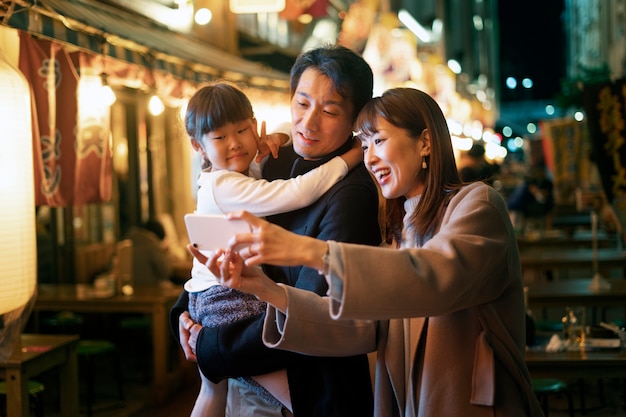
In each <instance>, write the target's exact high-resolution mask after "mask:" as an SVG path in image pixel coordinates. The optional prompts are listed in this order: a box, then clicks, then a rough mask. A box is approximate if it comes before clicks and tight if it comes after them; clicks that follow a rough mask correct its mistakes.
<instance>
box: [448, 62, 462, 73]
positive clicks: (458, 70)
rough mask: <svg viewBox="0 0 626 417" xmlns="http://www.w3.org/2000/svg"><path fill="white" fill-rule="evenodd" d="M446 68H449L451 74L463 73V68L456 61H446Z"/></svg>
mask: <svg viewBox="0 0 626 417" xmlns="http://www.w3.org/2000/svg"><path fill="white" fill-rule="evenodd" d="M448 68H450V71H452V72H453V73H455V74H457V75H458V74H460V73H461V72H463V68H462V67H461V64H460V63H459V61H457V60H456V59H449V60H448Z"/></svg>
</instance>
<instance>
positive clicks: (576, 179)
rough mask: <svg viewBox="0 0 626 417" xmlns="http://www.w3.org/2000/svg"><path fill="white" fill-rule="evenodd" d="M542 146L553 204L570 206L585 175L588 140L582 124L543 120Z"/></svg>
mask: <svg viewBox="0 0 626 417" xmlns="http://www.w3.org/2000/svg"><path fill="white" fill-rule="evenodd" d="M541 131H542V132H543V137H542V145H543V154H544V157H545V163H546V166H547V167H548V168H549V169H550V171H551V172H552V178H553V182H554V196H555V201H556V203H557V204H563V205H567V204H574V203H575V190H576V188H578V187H585V186H586V184H585V182H586V181H588V176H589V138H588V134H587V128H586V126H585V124H584V123H581V122H578V121H576V120H571V119H554V120H544V121H542V122H541Z"/></svg>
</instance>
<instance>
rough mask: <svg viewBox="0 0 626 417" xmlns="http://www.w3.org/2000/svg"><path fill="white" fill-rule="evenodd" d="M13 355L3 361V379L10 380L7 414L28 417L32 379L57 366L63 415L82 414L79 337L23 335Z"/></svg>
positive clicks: (70, 416)
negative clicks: (80, 402) (79, 392)
mask: <svg viewBox="0 0 626 417" xmlns="http://www.w3.org/2000/svg"><path fill="white" fill-rule="evenodd" d="M20 342H21V346H20V345H16V348H15V349H13V352H12V354H11V357H10V358H9V359H8V360H7V361H6V362H4V363H0V379H5V380H6V383H7V400H8V401H7V417H20V416H24V417H28V416H29V415H30V412H29V398H28V387H27V382H28V380H29V379H32V378H34V377H36V376H37V375H39V374H41V373H43V372H45V371H48V370H50V369H53V368H58V370H59V386H60V387H62V388H63V389H60V390H59V395H60V397H61V398H60V406H61V415H62V416H64V417H76V416H78V359H77V357H76V345H77V343H78V336H60V335H42V334H23V335H22V336H21V341H20Z"/></svg>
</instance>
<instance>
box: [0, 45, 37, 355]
mask: <svg viewBox="0 0 626 417" xmlns="http://www.w3.org/2000/svg"><path fill="white" fill-rule="evenodd" d="M0 126H1V129H2V133H1V134H0V230H1V232H0V362H2V361H3V359H4V358H5V357H7V356H9V355H10V354H11V351H12V348H13V346H14V344H15V343H16V342H17V341H18V340H19V339H18V338H19V335H20V332H21V330H22V329H23V327H24V324H25V323H26V319H27V318H28V315H29V314H30V310H31V308H32V302H33V301H34V298H35V291H36V282H37V239H36V231H35V190H34V173H33V144H32V129H31V110H30V89H29V86H28V82H27V81H26V79H25V78H24V76H23V75H22V73H21V72H20V71H19V70H18V69H17V68H15V67H13V66H12V65H11V64H9V62H8V61H7V60H6V59H5V57H4V56H3V55H2V52H1V51H0Z"/></svg>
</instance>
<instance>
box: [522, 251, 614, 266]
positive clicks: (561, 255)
mask: <svg viewBox="0 0 626 417" xmlns="http://www.w3.org/2000/svg"><path fill="white" fill-rule="evenodd" d="M520 261H521V264H522V269H524V268H538V269H576V268H591V267H592V266H593V251H592V250H591V249H545V248H542V249H527V250H522V251H520ZM598 266H599V267H600V268H625V267H626V252H624V251H621V250H616V249H598Z"/></svg>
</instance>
